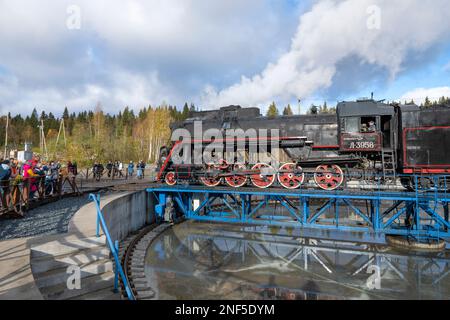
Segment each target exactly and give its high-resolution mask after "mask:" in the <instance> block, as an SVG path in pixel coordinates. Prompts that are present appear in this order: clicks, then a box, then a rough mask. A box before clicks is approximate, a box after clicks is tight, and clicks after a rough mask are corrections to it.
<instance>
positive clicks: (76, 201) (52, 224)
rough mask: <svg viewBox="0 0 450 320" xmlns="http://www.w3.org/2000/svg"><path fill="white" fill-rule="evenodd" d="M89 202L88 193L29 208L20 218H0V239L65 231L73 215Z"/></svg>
mask: <svg viewBox="0 0 450 320" xmlns="http://www.w3.org/2000/svg"><path fill="white" fill-rule="evenodd" d="M89 202H90V201H89V199H88V195H84V196H81V197H77V198H66V199H62V200H60V201H57V202H53V203H49V204H46V205H43V206H42V207H38V208H36V209H33V210H30V211H28V212H27V213H25V217H24V218H22V219H11V220H10V219H0V240H7V239H16V238H24V237H32V236H37V235H52V234H58V233H65V232H67V229H68V225H69V221H70V219H72V217H73V215H74V214H75V213H76V212H77V211H78V209H79V208H81V207H82V206H84V205H85V204H87V203H89Z"/></svg>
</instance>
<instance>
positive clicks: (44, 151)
mask: <svg viewBox="0 0 450 320" xmlns="http://www.w3.org/2000/svg"><path fill="white" fill-rule="evenodd" d="M39 129H40V130H39V131H40V134H39V138H40V139H39V140H40V141H39V142H40V143H39V144H40V148H41V153H42V156H44V155H45V159H46V160H47V159H48V152H47V143H46V142H45V133H44V120H43V119H41V125H40V126H39Z"/></svg>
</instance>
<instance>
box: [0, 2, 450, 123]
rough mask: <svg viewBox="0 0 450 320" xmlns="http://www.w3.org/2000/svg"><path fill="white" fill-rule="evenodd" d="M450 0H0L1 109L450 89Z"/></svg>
mask: <svg viewBox="0 0 450 320" xmlns="http://www.w3.org/2000/svg"><path fill="white" fill-rule="evenodd" d="M449 12H450V1H448V0H396V1H391V0H317V1H313V0H215V1H211V0H164V1H162V0H128V1H123V0H90V1H88V0H79V1H77V0H70V1H66V0H39V1H29V0H0V114H5V113H6V112H7V111H10V112H12V113H13V114H15V113H19V112H20V113H28V112H29V111H30V110H32V109H33V108H34V107H36V108H38V109H39V110H46V111H47V112H49V111H52V112H54V113H56V114H60V113H61V112H62V110H63V108H64V106H68V107H69V109H70V110H73V111H79V110H84V109H93V108H94V106H95V105H96V104H97V102H101V104H102V106H103V108H104V109H105V110H106V111H108V112H111V113H114V112H117V111H118V110H119V109H122V108H123V107H124V106H130V107H132V108H133V109H135V110H138V109H139V108H141V107H143V106H147V105H149V104H152V105H157V104H161V103H163V102H165V103H168V104H172V105H177V106H182V105H183V104H184V102H185V101H188V102H194V103H195V104H196V105H197V106H199V107H200V108H202V109H211V108H215V107H219V106H223V105H229V104H240V105H242V106H261V107H263V109H265V107H266V106H267V105H268V104H269V103H270V102H271V101H275V102H276V103H277V104H278V105H284V104H287V103H291V104H293V105H295V106H296V105H297V99H298V98H301V99H302V100H303V106H304V109H305V110H306V106H309V105H310V104H311V103H314V102H318V101H324V100H327V101H328V102H329V103H330V104H335V103H336V102H337V101H341V100H350V99H354V98H358V97H363V96H369V95H370V92H372V91H374V92H375V95H376V98H379V99H384V98H386V99H389V100H398V99H403V100H404V99H411V98H414V99H415V100H416V101H421V100H422V99H424V98H425V96H427V95H428V96H430V97H436V98H438V97H440V96H442V95H447V96H450V81H449V79H450V19H448V13H449ZM295 109H296V108H295Z"/></svg>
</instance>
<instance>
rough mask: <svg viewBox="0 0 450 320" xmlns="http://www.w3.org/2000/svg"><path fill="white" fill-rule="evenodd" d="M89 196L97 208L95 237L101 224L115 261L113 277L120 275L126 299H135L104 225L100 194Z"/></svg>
mask: <svg viewBox="0 0 450 320" xmlns="http://www.w3.org/2000/svg"><path fill="white" fill-rule="evenodd" d="M89 198H90V199H92V201H93V202H94V203H95V207H96V208H97V237H99V236H100V232H99V231H100V230H99V227H100V225H101V227H102V229H103V233H104V234H105V236H106V240H107V242H108V245H109V249H110V250H111V252H112V254H113V256H114V261H115V262H116V270H115V279H118V275H120V277H121V278H122V282H123V285H124V286H125V290H126V292H127V296H128V299H129V300H135V297H134V294H133V291H132V290H131V287H130V285H129V283H128V281H127V277H125V273H124V271H123V268H122V264H121V263H120V260H119V252H118V251H119V250H118V248H117V247H116V246H115V245H114V243H113V241H112V239H111V235H110V234H109V230H108V227H107V226H106V222H105V218H104V216H103V213H102V211H101V209H100V195H97V196H96V195H95V194H92V193H91V194H90V195H89ZM116 284H117V281H115V286H116ZM115 289H117V288H115Z"/></svg>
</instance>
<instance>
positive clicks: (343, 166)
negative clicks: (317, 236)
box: [157, 99, 450, 190]
mask: <svg viewBox="0 0 450 320" xmlns="http://www.w3.org/2000/svg"><path fill="white" fill-rule="evenodd" d="M199 121H201V126H202V129H201V130H202V131H203V132H205V131H207V130H209V129H214V128H215V129H219V130H220V131H221V132H222V133H223V138H220V139H203V140H190V141H188V142H184V141H174V143H173V144H172V147H171V148H167V147H163V148H162V149H161V154H160V160H159V165H158V169H157V170H158V176H157V180H158V181H160V182H165V183H167V184H168V185H175V184H177V183H198V182H200V183H202V184H204V185H206V186H209V187H214V186H218V185H220V184H221V183H225V184H227V185H228V186H231V187H242V186H245V185H247V184H249V183H251V184H252V185H253V186H256V187H258V188H268V187H270V186H272V185H273V184H275V183H276V182H277V181H278V183H279V185H281V186H282V187H284V188H288V189H296V188H299V187H300V186H301V185H302V184H303V183H304V182H305V180H306V178H305V174H310V175H311V176H312V177H313V180H314V183H315V184H316V185H317V187H319V188H321V189H324V190H335V189H337V188H339V187H341V186H342V185H343V183H344V181H345V180H346V179H347V181H349V180H361V179H365V178H366V177H371V178H370V179H373V181H374V180H375V179H378V181H381V182H382V183H385V184H388V183H390V184H392V183H396V181H397V179H400V180H401V183H402V184H403V186H404V187H406V188H408V189H411V188H413V187H414V186H415V185H418V184H420V185H422V186H428V187H429V186H430V185H431V184H433V183H435V182H436V181H437V183H438V184H439V186H436V187H439V188H442V187H444V186H445V188H446V189H447V186H450V181H448V178H446V177H445V176H448V175H449V174H450V106H448V105H442V106H435V107H431V108H426V109H423V108H420V107H419V106H417V105H413V104H410V105H400V104H386V103H384V102H383V101H375V100H373V99H361V100H357V101H353V102H340V103H339V104H338V105H337V108H336V114H311V115H294V116H278V117H273V118H270V117H264V116H261V114H260V110H259V109H258V108H241V107H240V106H229V107H224V108H221V109H220V110H216V111H202V112H193V113H192V114H191V117H190V118H189V119H187V120H185V121H183V122H181V123H175V124H173V125H172V128H171V129H172V131H175V130H176V129H180V128H183V129H185V130H186V131H188V132H190V133H191V134H192V136H194V133H195V131H196V127H198V124H199V123H200V122H199ZM232 129H242V130H243V131H247V130H249V129H257V130H259V129H267V130H271V129H278V130H279V135H277V136H273V137H272V136H270V135H268V136H258V137H257V138H256V139H253V138H244V139H239V138H233V137H232V138H230V137H228V135H227V132H228V131H231V130H232ZM230 139H231V140H230ZM212 142H213V143H214V144H216V145H217V144H223V146H224V147H223V150H227V151H228V149H226V147H225V144H228V145H229V144H230V142H231V143H232V144H233V145H234V146H235V147H234V150H233V151H234V152H235V153H236V154H239V153H244V154H245V156H244V159H245V160H244V161H241V162H239V163H236V162H233V161H226V160H223V159H225V155H222V156H223V157H222V158H221V159H222V160H220V161H216V162H215V163H205V162H203V163H196V164H192V163H191V162H189V161H188V162H186V163H175V162H174V161H173V156H174V154H175V153H176V152H177V150H178V149H180V147H182V146H184V147H187V148H188V149H189V148H190V150H191V151H192V154H193V156H192V157H194V156H195V151H194V150H197V153H198V148H199V146H200V152H201V151H202V150H204V149H205V147H206V146H207V145H208V144H211V143H212ZM274 143H275V144H274ZM274 145H277V148H276V149H278V150H283V151H284V154H285V155H286V156H285V157H286V161H285V162H286V163H282V164H280V165H279V167H277V168H276V169H275V168H274V167H273V166H271V165H270V164H269V163H268V162H262V161H259V162H256V161H253V159H254V157H252V154H251V151H252V150H255V149H254V148H252V147H255V146H257V148H258V151H257V152H258V153H260V152H262V153H268V154H270V153H272V152H274V151H275V150H274V149H275V148H274V147H273V146H274ZM262 146H264V147H262ZM227 159H228V158H227ZM413 175H419V176H423V178H422V179H421V178H419V181H416V184H415V183H414V181H413ZM433 175H435V176H436V177H439V179H438V180H436V179H430V178H428V177H429V176H433Z"/></svg>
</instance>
